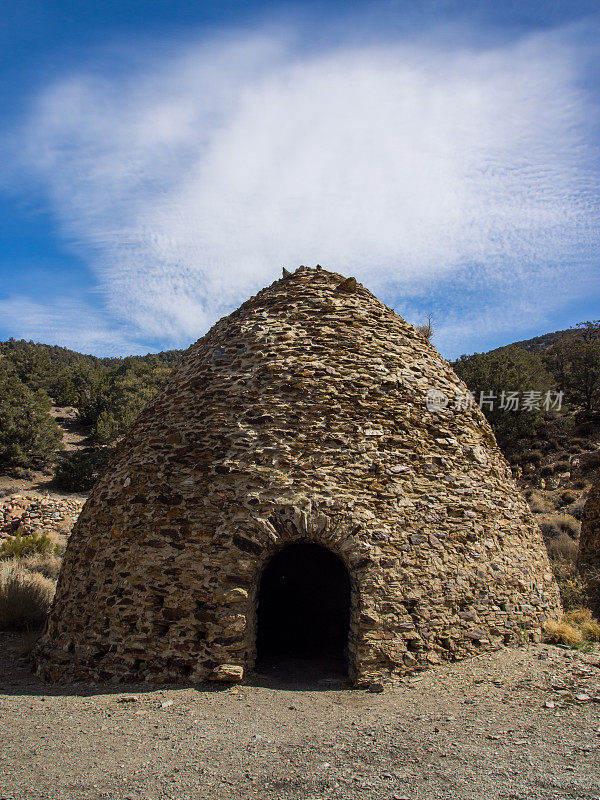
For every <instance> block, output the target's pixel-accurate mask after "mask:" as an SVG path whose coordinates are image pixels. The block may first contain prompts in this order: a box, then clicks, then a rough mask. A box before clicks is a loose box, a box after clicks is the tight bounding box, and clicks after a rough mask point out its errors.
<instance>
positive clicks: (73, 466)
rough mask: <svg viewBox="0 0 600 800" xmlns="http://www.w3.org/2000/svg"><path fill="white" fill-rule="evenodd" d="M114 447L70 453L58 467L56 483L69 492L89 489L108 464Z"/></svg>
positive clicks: (55, 474) (55, 477)
mask: <svg viewBox="0 0 600 800" xmlns="http://www.w3.org/2000/svg"><path fill="white" fill-rule="evenodd" d="M111 454H112V448H109V447H101V448H98V449H97V450H91V451H84V452H80V453H69V455H68V456H66V457H65V458H63V459H62V460H61V462H60V463H59V464H58V466H57V467H56V472H55V473H54V483H55V485H56V486H57V487H58V488H59V489H64V490H65V491H67V492H87V491H89V490H90V489H91V488H92V486H93V485H94V483H95V482H96V480H97V479H98V476H99V475H100V473H101V472H102V470H103V469H104V467H105V466H106V465H107V463H108V460H109V458H110V456H111Z"/></svg>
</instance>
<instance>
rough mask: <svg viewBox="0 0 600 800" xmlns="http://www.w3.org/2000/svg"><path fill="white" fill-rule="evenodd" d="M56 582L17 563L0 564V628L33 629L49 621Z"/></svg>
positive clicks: (5, 562) (14, 561) (6, 562)
mask: <svg viewBox="0 0 600 800" xmlns="http://www.w3.org/2000/svg"><path fill="white" fill-rule="evenodd" d="M54 589H55V583H54V581H52V580H50V578H46V577H44V576H43V575H41V574H39V573H37V572H29V571H28V570H26V569H24V568H23V567H22V566H21V565H20V564H19V563H18V561H16V560H11V561H4V562H2V563H0V629H2V630H7V629H20V628H31V627H35V626H37V625H41V624H42V623H43V622H44V620H45V619H46V615H47V613H48V610H49V608H50V603H51V602H52V598H53V597H54Z"/></svg>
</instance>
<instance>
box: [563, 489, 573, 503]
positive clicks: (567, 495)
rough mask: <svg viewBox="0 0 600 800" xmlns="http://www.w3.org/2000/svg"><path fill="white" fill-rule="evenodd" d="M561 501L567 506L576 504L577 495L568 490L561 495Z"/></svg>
mask: <svg viewBox="0 0 600 800" xmlns="http://www.w3.org/2000/svg"><path fill="white" fill-rule="evenodd" d="M560 499H561V500H562V502H563V503H564V504H565V505H569V504H570V503H574V502H575V501H576V500H577V495H576V494H573V492H570V491H569V490H568V489H567V490H566V491H564V492H562V494H561V495H560Z"/></svg>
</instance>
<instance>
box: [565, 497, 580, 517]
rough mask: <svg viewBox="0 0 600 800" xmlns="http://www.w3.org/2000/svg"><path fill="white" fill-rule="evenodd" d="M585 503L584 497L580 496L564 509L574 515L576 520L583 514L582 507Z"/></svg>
mask: <svg viewBox="0 0 600 800" xmlns="http://www.w3.org/2000/svg"><path fill="white" fill-rule="evenodd" d="M584 505H585V497H580V498H579V499H578V500H575V502H574V503H571V505H570V506H569V507H568V508H566V509H565V511H566V512H567V513H568V514H570V515H571V516H572V517H574V518H575V519H577V520H581V515H582V514H583V507H584Z"/></svg>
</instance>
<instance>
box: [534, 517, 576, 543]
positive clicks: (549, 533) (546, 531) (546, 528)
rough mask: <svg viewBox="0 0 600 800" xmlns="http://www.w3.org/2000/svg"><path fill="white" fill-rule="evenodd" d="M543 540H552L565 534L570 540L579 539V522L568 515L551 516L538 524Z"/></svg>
mask: <svg viewBox="0 0 600 800" xmlns="http://www.w3.org/2000/svg"><path fill="white" fill-rule="evenodd" d="M538 524H539V526H540V528H541V531H542V533H543V535H544V538H545V539H554V538H556V537H558V536H560V535H561V534H562V533H566V534H567V535H568V536H570V537H571V538H572V539H577V538H579V532H580V530H581V522H579V520H576V519H575V517H572V516H571V515H570V514H551V515H549V516H547V517H544V518H543V519H541V520H539V522H538Z"/></svg>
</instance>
